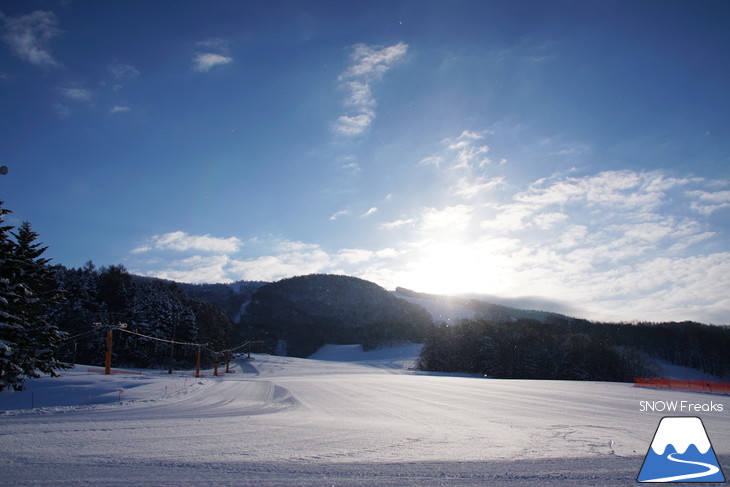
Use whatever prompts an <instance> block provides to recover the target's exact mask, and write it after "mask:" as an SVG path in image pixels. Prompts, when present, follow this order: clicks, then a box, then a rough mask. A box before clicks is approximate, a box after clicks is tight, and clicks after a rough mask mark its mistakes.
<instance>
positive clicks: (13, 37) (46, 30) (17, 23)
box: [0, 10, 62, 68]
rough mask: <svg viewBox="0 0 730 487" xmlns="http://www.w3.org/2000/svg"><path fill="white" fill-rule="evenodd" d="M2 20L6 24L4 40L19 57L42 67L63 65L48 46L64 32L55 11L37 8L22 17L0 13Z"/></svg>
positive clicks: (0, 19)
mask: <svg viewBox="0 0 730 487" xmlns="http://www.w3.org/2000/svg"><path fill="white" fill-rule="evenodd" d="M0 21H4V24H5V33H4V34H3V36H2V40H3V41H4V42H5V43H6V44H7V45H8V47H10V50H11V51H12V53H13V54H15V55H16V56H17V57H19V58H20V59H22V60H23V61H26V62H28V63H30V64H33V65H35V66H38V67H41V68H57V67H60V66H61V63H59V62H58V61H57V60H56V59H55V58H54V57H53V55H52V54H51V51H50V49H49V48H48V44H49V43H50V41H51V39H53V38H54V37H57V36H58V35H60V34H61V32H62V31H61V29H60V28H59V27H58V20H57V19H56V15H55V14H54V13H53V12H48V11H43V10H36V11H35V12H32V13H30V14H27V15H23V16H21V17H6V16H3V15H2V14H0Z"/></svg>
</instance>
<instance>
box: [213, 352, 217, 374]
mask: <svg viewBox="0 0 730 487" xmlns="http://www.w3.org/2000/svg"><path fill="white" fill-rule="evenodd" d="M213 375H214V376H215V377H218V354H217V353H216V354H215V358H214V359H213Z"/></svg>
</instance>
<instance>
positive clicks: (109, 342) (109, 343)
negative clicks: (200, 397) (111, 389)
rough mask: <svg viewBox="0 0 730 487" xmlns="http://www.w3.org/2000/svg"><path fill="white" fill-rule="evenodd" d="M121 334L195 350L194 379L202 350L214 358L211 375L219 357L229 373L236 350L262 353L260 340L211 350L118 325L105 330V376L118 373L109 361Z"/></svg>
mask: <svg viewBox="0 0 730 487" xmlns="http://www.w3.org/2000/svg"><path fill="white" fill-rule="evenodd" d="M100 331H101V328H96V329H94V330H90V331H87V332H84V333H80V334H78V335H74V336H72V337H68V338H65V339H64V340H63V341H68V340H72V339H76V338H79V337H81V336H85V335H89V334H92V333H97V332H100ZM115 331H117V332H121V333H126V334H128V335H130V336H132V337H134V338H137V339H139V338H143V339H145V340H152V341H156V342H162V343H169V344H171V345H180V346H183V347H192V348H195V349H196V364H195V377H201V375H200V353H201V351H202V350H206V351H207V352H210V353H211V354H212V355H213V357H214V373H213V375H216V376H217V375H218V363H219V358H220V357H225V361H226V373H228V372H230V370H229V366H230V360H231V354H232V353H233V352H236V351H238V350H243V349H245V348H247V349H248V350H247V352H248V358H251V347H252V345H260V346H261V353H263V352H264V342H263V341H262V340H259V341H246V342H243V343H241V344H239V345H236V346H235V347H231V348H227V349H225V350H213V349H211V348H209V347H208V344H207V343H190V342H178V341H175V340H167V339H164V338H159V337H153V336H149V335H143V334H141V333H137V332H134V331H131V330H128V329H127V325H126V324H125V323H119V324H118V325H117V326H115V327H109V328H107V329H106V352H105V359H104V369H103V373H104V374H106V375H111V374H113V373H119V372H115V371H113V370H112V368H111V361H112V348H113V340H114V339H113V332H115ZM89 372H96V370H91V369H89ZM170 373H172V362H170Z"/></svg>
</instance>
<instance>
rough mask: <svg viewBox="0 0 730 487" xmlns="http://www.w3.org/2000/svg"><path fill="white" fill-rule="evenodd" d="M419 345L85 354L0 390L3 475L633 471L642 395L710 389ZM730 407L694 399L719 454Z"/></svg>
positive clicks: (598, 477) (234, 481) (93, 478)
mask: <svg viewBox="0 0 730 487" xmlns="http://www.w3.org/2000/svg"><path fill="white" fill-rule="evenodd" d="M416 350H417V346H415V345H406V346H402V347H394V348H390V349H381V350H374V351H370V352H364V351H363V350H362V348H359V346H337V347H335V346H328V347H324V348H323V349H321V350H319V351H318V352H317V354H315V357H314V359H312V358H310V359H297V358H291V357H276V356H270V355H264V354H261V355H258V354H254V355H253V360H245V359H242V360H240V361H239V362H238V363H237V364H235V367H234V368H233V370H234V371H235V373H232V374H224V375H223V376H221V377H214V376H212V371H210V370H208V371H205V374H206V376H205V377H203V378H195V377H193V374H192V373H191V372H189V371H186V372H178V373H176V374H173V375H168V374H166V373H163V372H162V371H152V370H145V371H141V374H140V375H129V376H125V375H111V376H105V375H100V374H95V373H89V372H87V368H86V367H82V366H79V367H77V368H76V369H74V370H71V371H67V372H66V373H64V376H63V377H61V378H50V377H43V378H40V379H34V380H28V381H27V385H28V390H27V391H23V392H2V393H0V469H1V471H2V472H3V474H2V479H3V480H2V483H3V485H4V486H21V485H22V486H28V485H30V486H72V485H73V486H77V485H105V486H122V485H124V486H129V485H139V486H156V485H166V486H173V485H185V486H211V485H215V486H223V487H226V486H242V485H257V486H279V485H301V486H322V485H327V486H329V485H337V486H372V485H378V486H408V485H413V486H415V485H429V486H432V485H459V486H466V485H475V486H476V485H479V486H483V485H520V486H525V485H527V486H543V485H561V486H574V485H575V486H577V485H604V486H606V485H633V484H634V482H635V479H636V476H637V474H638V472H639V470H640V468H641V465H642V461H643V458H644V455H645V454H646V452H647V450H648V448H649V444H650V442H651V440H652V437H653V435H654V432H655V430H656V428H657V424H658V422H659V420H660V418H661V416H662V414H661V413H658V412H656V413H654V412H640V401H660V400H683V399H684V400H689V401H691V402H708V403H709V402H710V398H709V397H708V396H706V395H703V394H696V393H688V392H680V391H666V390H647V389H641V388H634V387H632V385H630V384H617V383H601V382H563V381H531V380H493V379H483V378H475V377H453V376H446V375H443V374H441V375H435V374H426V373H423V372H416V371H409V370H407V367H406V368H396V367H398V366H399V364H400V366H401V367H403V366H406V365H407V364H408V363H412V360H413V359H414V358H415V356H416V355H417V352H416ZM120 390H123V391H124V392H123V393H121V394H120V392H119V391H120ZM32 397H33V398H34V401H35V404H34V405H35V409H30V402H31V398H32ZM712 399H713V400H714V401H715V402H718V401H719V402H722V401H723V400H726V398H725V397H720V398H719V399H718V397H712ZM728 411H730V404H726V405H725V408H724V411H723V412H700V413H693V414H697V415H699V416H701V417H702V419H703V421H704V424H705V427H706V428H707V431H708V434H709V436H710V438H711V439H712V444H713V446H714V449H715V451H716V452H718V453H720V462H721V463H722V462H723V458H724V461H725V462H727V461H728V460H730V458H728V457H723V456H722V453H724V452H730V421H728V420H727V419H728V418H727V414H728Z"/></svg>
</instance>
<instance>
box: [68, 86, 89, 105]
mask: <svg viewBox="0 0 730 487" xmlns="http://www.w3.org/2000/svg"><path fill="white" fill-rule="evenodd" d="M60 91H61V94H62V95H63V96H64V97H65V98H68V99H69V100H73V101H87V102H88V101H91V98H92V95H91V91H90V90H87V89H86V88H61V90H60Z"/></svg>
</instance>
